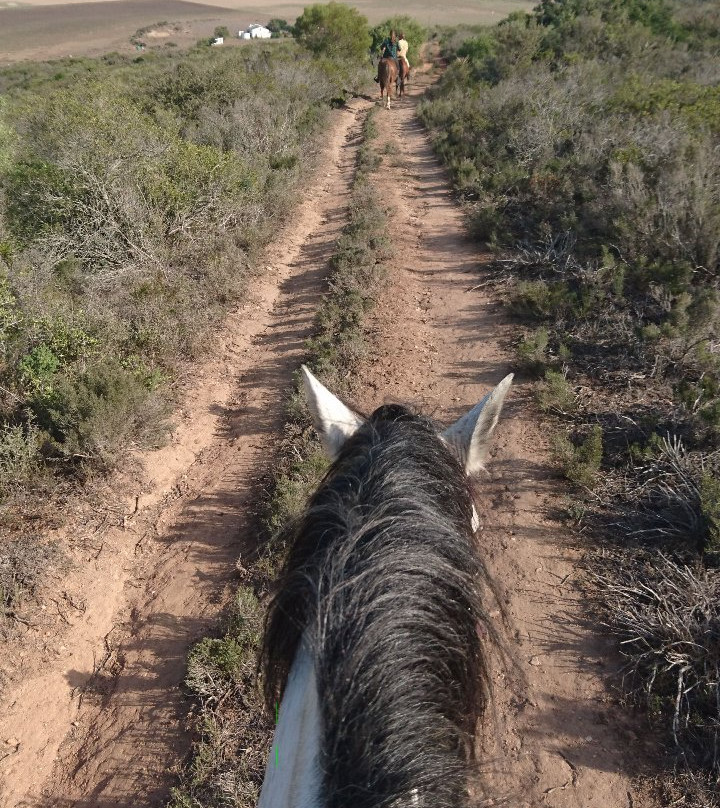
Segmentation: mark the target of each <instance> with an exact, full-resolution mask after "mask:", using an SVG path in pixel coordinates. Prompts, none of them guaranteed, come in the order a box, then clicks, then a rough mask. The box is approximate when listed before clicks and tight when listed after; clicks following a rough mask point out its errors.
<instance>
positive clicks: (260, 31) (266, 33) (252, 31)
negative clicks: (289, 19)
mask: <svg viewBox="0 0 720 808" xmlns="http://www.w3.org/2000/svg"><path fill="white" fill-rule="evenodd" d="M238 36H239V37H240V39H270V37H271V36H272V31H271V30H270V29H269V28H266V27H265V26H264V25H260V24H259V23H257V22H253V23H250V25H248V27H247V28H246V29H245V30H244V31H238Z"/></svg>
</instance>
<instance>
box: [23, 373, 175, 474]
mask: <svg viewBox="0 0 720 808" xmlns="http://www.w3.org/2000/svg"><path fill="white" fill-rule="evenodd" d="M29 406H30V408H31V411H32V412H33V415H34V417H35V419H36V422H37V425H38V426H39V427H40V429H42V430H44V431H45V432H46V433H47V435H48V439H49V446H48V447H47V451H49V452H50V453H51V454H53V455H56V456H58V457H59V458H64V459H68V460H81V461H85V463H86V464H87V465H88V466H89V467H92V466H99V467H100V468H103V469H107V468H111V467H112V466H113V465H115V463H116V462H117V460H118V459H119V458H121V457H122V456H123V455H124V453H125V452H127V450H128V448H129V447H131V446H133V445H135V446H142V447H148V446H149V447H155V446H158V445H160V444H161V443H162V442H163V440H164V439H165V437H166V435H167V432H168V429H169V427H168V423H167V416H168V407H167V405H164V404H162V403H161V402H160V401H159V400H158V399H157V397H156V396H155V395H154V394H153V391H152V390H150V389H148V386H147V384H146V383H145V381H144V380H143V379H141V378H138V376H137V375H136V374H135V373H133V372H132V371H129V370H126V369H125V368H123V367H122V366H120V365H119V364H117V363H115V362H112V361H107V362H103V363H96V364H93V365H90V366H89V367H88V368H87V369H86V370H85V371H83V372H82V373H79V374H78V375H77V376H75V375H71V376H68V375H65V374H58V375H56V376H55V377H54V378H53V379H52V383H51V385H49V386H48V387H47V388H45V389H43V390H40V391H38V392H37V393H36V394H35V395H33V396H32V397H31V398H30V400H29Z"/></svg>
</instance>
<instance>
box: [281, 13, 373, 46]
mask: <svg viewBox="0 0 720 808" xmlns="http://www.w3.org/2000/svg"><path fill="white" fill-rule="evenodd" d="M294 33H295V37H296V38H297V39H298V41H299V42H301V43H302V44H303V45H304V46H305V47H306V48H308V49H309V50H311V51H312V52H313V53H314V54H316V55H318V56H328V57H335V58H341V59H357V60H363V59H364V58H365V57H366V56H367V50H368V48H369V47H370V35H369V34H368V28H367V19H366V18H365V17H363V16H362V14H360V12H359V11H357V9H354V8H351V7H350V6H345V5H343V4H342V3H335V2H330V3H328V4H327V5H321V4H319V3H318V4H315V5H312V6H307V7H306V8H305V10H304V11H303V13H302V15H301V16H300V17H298V18H297V20H296V21H295V28H294Z"/></svg>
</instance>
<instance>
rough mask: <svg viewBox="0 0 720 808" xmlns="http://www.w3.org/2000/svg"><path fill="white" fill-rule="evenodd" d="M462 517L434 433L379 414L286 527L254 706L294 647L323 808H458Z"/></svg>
mask: <svg viewBox="0 0 720 808" xmlns="http://www.w3.org/2000/svg"><path fill="white" fill-rule="evenodd" d="M471 520H472V504H471V498H470V491H469V487H468V483H467V481H466V478H465V475H464V473H463V470H462V468H461V467H460V465H459V463H458V462H457V461H456V460H455V459H454V457H453V456H452V455H451V454H450V452H449V451H448V449H447V447H446V446H445V445H444V444H443V442H442V441H441V440H439V438H438V437H437V434H436V430H435V428H434V426H433V425H432V424H431V423H430V422H429V421H428V420H427V419H424V418H422V417H420V416H417V415H415V414H413V413H412V412H411V411H410V410H408V409H406V408H404V407H400V406H397V405H390V406H385V407H381V408H379V409H378V410H376V411H375V412H374V413H373V415H372V416H370V418H369V419H368V420H367V422H366V423H365V424H364V425H363V427H361V429H360V430H358V432H357V433H356V434H355V435H354V436H353V437H352V438H351V439H350V440H348V441H347V443H346V445H345V446H344V447H343V449H342V451H341V453H340V455H339V457H338V458H337V460H336V461H335V463H334V464H333V465H332V467H331V468H330V470H329V471H328V474H327V475H326V477H325V480H324V481H323V483H322V484H321V486H320V487H319V489H318V491H317V492H316V493H315V495H314V496H313V497H312V499H311V501H310V504H309V507H308V509H307V511H306V513H305V514H304V515H303V516H302V518H301V519H300V520H299V521H298V522H297V523H296V524H295V525H293V526H291V527H290V528H289V529H288V532H287V536H286V538H287V539H288V541H289V544H290V547H291V549H290V552H289V555H288V559H287V562H286V565H285V569H284V571H283V574H282V576H281V580H280V583H279V589H278V592H277V594H276V596H275V598H274V599H273V602H272V604H271V607H270V610H269V614H268V619H267V625H266V635H265V644H264V651H263V659H264V673H265V684H266V697H267V699H268V701H269V703H272V702H273V701H274V700H275V699H276V698H277V697H278V695H279V693H280V692H281V691H282V688H283V686H284V681H285V677H286V676H287V671H288V670H289V667H290V665H291V663H292V660H293V657H294V654H295V651H296V649H297V645H298V642H299V639H300V636H301V635H303V634H305V636H306V637H307V638H308V641H309V642H310V643H311V645H312V647H313V649H314V653H315V660H316V661H315V668H316V675H317V682H318V696H319V703H320V710H321V714H322V723H323V743H322V749H321V768H322V771H323V772H324V786H323V788H324V794H323V803H322V804H323V805H326V806H328V808H329V807H330V806H332V807H333V808H340V806H347V805H353V806H355V807H356V808H371V806H372V808H379V806H387V807H388V808H389V807H390V806H396V805H397V806H400V805H413V804H420V805H424V804H426V800H427V804H428V805H433V806H437V807H438V808H444V806H448V808H449V806H454V807H456V806H458V805H462V804H463V802H464V799H465V796H464V795H465V776H466V767H467V763H468V760H469V758H470V757H471V756H472V737H473V732H474V729H475V722H476V719H477V717H478V716H479V714H480V713H481V712H482V709H483V708H484V699H485V692H486V690H485V687H486V684H487V671H486V668H485V663H484V659H483V655H482V649H481V647H480V641H479V638H478V632H477V624H478V622H482V621H483V620H484V613H483V610H482V607H481V604H480V595H479V590H478V585H479V580H480V575H481V564H480V562H479V560H478V558H477V555H476V552H475V547H474V543H473V539H472V536H471V527H470V525H471ZM414 790H417V791H416V792H415V794H416V796H415V799H417V795H418V794H419V795H420V796H421V797H422V799H421V801H420V802H419V803H417V802H412V794H413V791H414Z"/></svg>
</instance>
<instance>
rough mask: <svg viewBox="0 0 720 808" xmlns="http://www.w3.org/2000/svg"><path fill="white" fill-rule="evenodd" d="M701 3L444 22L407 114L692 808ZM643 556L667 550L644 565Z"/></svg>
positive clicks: (703, 354) (712, 552)
mask: <svg viewBox="0 0 720 808" xmlns="http://www.w3.org/2000/svg"><path fill="white" fill-rule="evenodd" d="M710 5H711V4H707V3H705V2H702V0H688V1H687V2H682V3H681V2H676V0H637V2H630V3H620V2H615V0H592V2H586V0H547V2H545V1H543V2H541V3H539V5H538V6H537V7H536V8H535V9H534V10H533V11H532V12H531V13H529V14H524V13H518V14H515V15H511V17H510V18H508V19H507V20H506V21H503V23H501V24H500V25H499V26H497V27H496V28H494V29H486V30H475V31H467V30H464V31H461V32H456V33H454V34H447V33H445V34H444V35H443V43H444V46H445V47H446V55H447V56H448V57H449V58H451V59H452V60H453V61H452V62H451V64H450V66H449V68H448V70H447V71H446V73H445V74H444V76H443V78H442V79H441V81H440V82H439V83H438V85H437V87H435V88H433V89H432V90H430V91H429V92H428V94H427V97H426V98H425V99H424V100H423V101H422V102H421V104H420V115H421V117H422V119H423V121H424V123H425V125H426V126H427V127H428V129H429V131H430V133H431V136H432V138H433V142H434V145H435V148H436V150H437V152H438V154H439V155H440V156H441V157H442V158H443V159H444V160H445V162H446V163H447V165H448V167H449V168H450V171H451V172H452V175H453V178H454V181H455V184H456V187H457V189H458V191H459V193H460V194H461V195H462V197H463V199H464V201H465V204H466V206H467V211H468V221H469V224H470V230H471V232H472V234H473V235H474V236H475V237H476V238H477V239H479V240H480V241H483V242H485V243H486V244H488V245H489V246H490V247H491V248H492V249H493V250H494V251H495V253H496V259H495V261H494V262H493V264H492V266H491V268H490V272H491V274H492V276H493V277H494V278H495V279H496V280H497V281H498V282H499V283H501V288H502V293H503V296H504V297H505V299H506V300H507V301H508V303H509V307H510V310H511V311H512V313H513V314H514V316H515V317H516V318H517V320H518V322H519V323H520V325H521V327H522V329H523V336H522V337H521V338H520V339H519V341H518V348H517V352H518V360H519V363H520V364H521V366H522V367H523V368H524V369H525V370H527V371H529V372H532V373H536V374H539V373H543V372H544V377H543V379H542V380H541V381H540V382H538V385H537V399H538V404H539V406H540V407H541V408H542V409H543V410H545V411H546V412H549V413H554V414H556V415H559V416H560V417H561V419H562V429H563V434H562V435H561V436H560V437H559V438H558V439H557V440H556V442H555V447H554V451H555V455H556V458H557V460H558V462H559V463H560V465H561V467H562V468H563V472H564V474H565V476H566V477H567V478H568V479H569V480H571V481H572V482H573V483H574V484H575V485H576V486H577V487H578V488H580V489H585V490H584V491H578V492H577V494H578V495H580V496H581V497H582V499H583V502H582V504H581V506H578V505H576V504H572V505H571V506H570V507H569V508H568V511H569V512H570V513H572V514H574V518H575V519H576V520H578V521H579V522H581V523H582V527H583V534H584V535H585V536H586V537H592V543H591V547H593V548H595V547H598V546H602V547H603V548H605V550H604V552H611V553H614V552H620V553H622V554H623V561H622V564H621V565H620V566H619V567H618V569H617V570H615V569H614V568H613V570H612V572H611V573H608V574H607V576H606V577H605V578H604V579H603V586H604V587H605V588H606V589H607V591H613V590H612V587H613V586H618V587H620V589H621V590H622V603H621V604H620V603H615V602H614V598H612V597H610V598H608V597H607V592H605V593H603V597H602V609H603V614H604V615H605V617H606V620H607V623H608V625H610V626H611V627H613V631H616V632H617V635H618V638H619V641H620V642H621V643H622V645H621V646H620V647H621V649H623V650H624V652H625V653H627V655H628V657H629V660H630V662H629V665H630V667H631V670H632V671H633V675H632V676H631V677H628V679H627V683H628V684H629V685H630V684H631V686H632V689H633V692H635V693H639V692H644V693H646V694H647V699H646V703H647V705H648V706H649V708H650V710H651V712H652V714H653V715H654V716H655V717H657V718H658V719H659V720H661V721H662V722H664V725H665V726H666V727H668V728H669V731H670V734H671V736H672V741H673V745H674V746H675V748H676V750H677V752H678V755H679V758H680V760H681V761H682V763H683V765H685V766H687V767H689V768H688V769H687V770H686V771H685V772H684V773H683V774H681V775H679V779H678V780H676V781H675V782H674V783H673V782H671V781H668V783H667V784H666V785H665V786H664V788H665V790H666V792H667V794H680V793H681V791H682V790H683V788H687V789H688V792H687V794H683V795H682V798H683V803H684V804H687V805H692V806H694V808H708V806H717V805H720V793H718V790H717V774H718V771H720V765H719V762H718V758H717V755H715V754H714V752H713V753H711V752H710V750H713V749H716V747H717V743H718V738H717V728H718V726H720V700H718V696H717V684H716V683H717V667H716V660H717V648H716V645H717V642H716V639H717V637H716V635H717V630H716V626H715V622H717V620H716V618H717V616H716V615H715V614H714V612H713V608H714V607H713V608H709V607H708V604H709V602H710V601H709V598H711V597H716V594H715V593H714V590H713V588H712V587H714V586H715V584H716V582H715V578H716V576H715V572H716V571H717V567H718V564H719V563H720V560H719V558H718V524H719V522H718V520H719V519H720V517H719V514H720V510H719V508H720V506H719V505H718V501H719V500H720V487H719V486H718V482H717V481H718V479H720V474H719V470H718V459H717V458H718V452H719V451H720V403H718V402H719V401H720V359H719V358H718V350H717V345H718V333H720V332H719V328H720V301H719V299H718V277H719V276H720V213H719V212H720V205H719V201H720V197H719V196H718V188H719V187H720V183H719V182H718V179H720V123H719V122H720V118H719V117H718V112H719V110H720V107H719V106H718V99H719V96H718V92H717V84H718V79H719V78H720V59H719V58H718V50H717V44H718V37H717V29H716V27H714V26H715V23H716V22H717V11H716V10H715V9H711V8H710ZM531 329H533V330H531ZM556 357H557V359H558V360H560V362H562V368H563V370H562V372H559V370H558V369H557V365H556V363H555V361H554V360H555V358H556ZM566 373H567V375H569V376H570V377H571V378H572V379H573V380H574V381H575V380H576V381H577V389H578V391H579V395H578V396H575V395H574V393H573V391H572V390H571V389H570V387H569V385H568V383H567V378H566ZM568 421H570V422H571V425H570V426H568ZM588 424H595V426H593V427H592V429H590V430H588V426H587V425H588ZM565 430H568V431H569V434H570V435H571V436H572V439H571V438H570V437H567V436H566V435H565V434H564V432H565ZM638 447H641V448H638ZM601 463H602V469H603V474H602V478H601V477H600V475H599V473H598V471H599V469H600V464H601ZM587 489H592V492H593V493H592V497H590V496H588V491H587ZM658 553H662V554H663V555H664V557H665V559H666V560H665V561H663V562H662V563H660V562H658V565H657V566H653V565H651V564H646V563H645V562H646V560H647V559H648V558H650V559H652V558H653V556H655V557H656V558H657V556H658ZM634 558H636V559H639V560H638V562H637V563H635V562H634V561H633V559H634ZM604 559H605V556H604V555H603V556H602V558H601V559H600V563H601V564H604V563H605V561H604ZM673 565H674V566H673ZM620 589H618V591H620ZM681 590H682V591H681ZM693 604H695V605H696V607H697V611H696V612H693ZM695 615H697V617H698V621H699V622H698V623H697V624H696V623H695V622H694V620H695ZM633 616H634V617H635V618H637V620H638V624H637V625H634V626H633V627H630V626H629V623H628V622H627V620H629V619H630V618H633ZM668 632H670V633H671V634H672V637H670V635H669V634H668ZM701 660H702V663H701V662H700V661H701ZM703 665H707V667H703ZM713 683H715V684H713ZM696 696H697V702H695V701H694V699H695V697H696ZM680 782H681V783H682V785H678V783H680ZM688 784H689V785H688ZM713 784H714V785H713ZM690 794H691V795H692V796H690ZM668 804H669V803H668Z"/></svg>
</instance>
